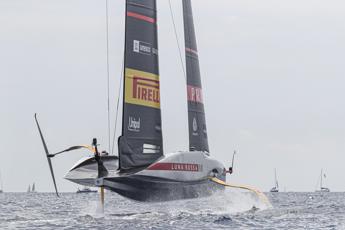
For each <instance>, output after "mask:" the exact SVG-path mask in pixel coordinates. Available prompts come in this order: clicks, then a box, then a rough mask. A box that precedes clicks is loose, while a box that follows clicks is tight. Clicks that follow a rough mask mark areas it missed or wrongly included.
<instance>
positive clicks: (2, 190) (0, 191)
mask: <svg viewBox="0 0 345 230" xmlns="http://www.w3.org/2000/svg"><path fill="white" fill-rule="evenodd" d="M0 186H1V187H0V193H3V192H4V188H3V184H2V178H1V173H0Z"/></svg>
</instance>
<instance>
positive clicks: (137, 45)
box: [133, 40, 158, 55]
mask: <svg viewBox="0 0 345 230" xmlns="http://www.w3.org/2000/svg"><path fill="white" fill-rule="evenodd" d="M133 52H135V53H140V54H145V55H151V54H155V55H158V50H157V49H155V48H152V45H151V44H150V43H147V42H143V41H139V40H133Z"/></svg>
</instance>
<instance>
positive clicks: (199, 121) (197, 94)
mask: <svg viewBox="0 0 345 230" xmlns="http://www.w3.org/2000/svg"><path fill="white" fill-rule="evenodd" d="M182 4H183V21H184V37H185V54H186V70H187V97H188V124H189V149H190V150H198V151H206V152H208V151H209V148H208V141H207V130H206V121H205V112H204V101H203V97H202V87H201V79H200V68H199V59H198V49H197V44H196V38H195V31H194V22H193V13H192V4H191V0H182Z"/></svg>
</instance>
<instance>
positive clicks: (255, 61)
mask: <svg viewBox="0 0 345 230" xmlns="http://www.w3.org/2000/svg"><path fill="white" fill-rule="evenodd" d="M124 2H125V1H119V0H109V42H110V43H109V61H110V96H111V98H110V104H111V127H112V132H113V129H114V128H113V127H114V123H115V114H116V113H115V111H116V101H117V96H118V94H119V84H120V78H121V77H122V62H123V45H124V7H125V4H124ZM157 2H158V36H159V53H160V79H161V108H162V119H163V138H164V140H163V142H164V149H165V151H166V152H173V151H177V150H186V149H187V148H188V130H187V104H186V86H185V80H184V76H183V70H182V67H181V63H180V59H179V53H178V48H177V45H176V39H175V35H174V32H173V31H174V30H173V23H172V20H171V16H170V11H169V2H168V0H157ZM171 3H172V9H173V14H174V17H175V23H176V26H177V34H178V39H179V43H180V44H181V45H182V44H183V24H182V12H181V11H182V7H181V1H180V0H171ZM193 11H194V23H195V27H196V34H197V42H198V50H199V59H200V67H201V77H202V83H203V94H204V103H205V112H206V121H207V127H208V136H209V145H210V153H211V155H212V156H213V157H215V158H216V159H218V160H220V161H221V162H223V164H224V165H226V166H230V164H231V158H232V152H233V151H234V150H237V152H238V154H237V155H236V159H235V168H234V174H233V175H232V176H231V177H230V178H228V181H230V182H233V183H241V184H247V185H252V186H254V187H257V188H259V189H261V190H263V191H267V190H269V189H270V188H271V187H272V186H273V183H274V168H276V169H277V175H278V180H279V184H280V187H281V190H283V191H284V190H285V191H313V190H315V188H316V184H317V180H318V177H319V175H320V170H321V168H323V170H324V172H325V173H326V178H325V180H324V181H325V185H326V186H328V187H329V188H330V189H331V190H332V191H345V181H344V180H342V175H344V174H345V168H344V167H343V165H344V161H345V155H344V153H345V122H344V118H345V102H344V98H345V90H344V87H345V78H344V76H345V67H344V60H345V24H344V21H345V2H344V1H340V0H339V1H336V0H330V1H323V0H279V1H277V0H261V1H255V0H213V1H200V0H199V1H197V0H194V1H193ZM105 12H106V9H105V0H102V1H100V0H59V1H57V0H54V1H53V0H2V1H0V80H1V84H0V105H1V106H0V146H1V150H0V172H1V175H2V179H3V184H4V190H5V191H12V192H23V191H26V189H27V187H28V185H29V184H31V183H33V182H35V183H36V188H37V190H38V191H53V184H52V182H51V177H50V173H49V168H48V164H47V162H46V158H45V155H44V150H43V147H42V144H41V141H40V139H39V134H38V131H37V128H36V125H35V122H34V113H38V118H39V121H40V123H41V128H42V131H43V133H44V136H45V138H46V141H47V144H48V148H49V150H50V151H51V152H56V151H59V150H61V149H64V148H66V147H69V146H72V145H78V144H90V143H91V140H92V138H93V137H97V138H98V140H99V142H100V143H101V148H103V149H106V148H107V146H108V135H107V127H108V126H107V72H106V70H107V65H106V23H105V19H106V13H105ZM119 124H120V123H119ZM119 130H121V129H120V128H119V126H118V129H117V131H119ZM119 134H120V133H119V132H117V133H116V136H118V135H119ZM115 149H117V148H115ZM86 155H88V153H85V152H83V151H77V152H71V153H70V154H66V155H64V156H60V157H56V158H54V160H53V165H54V169H55V175H56V177H57V184H58V187H59V190H61V191H76V189H77V187H78V185H76V184H73V183H71V182H68V181H66V180H64V179H63V176H64V175H65V173H67V171H68V170H69V169H70V168H71V167H72V166H73V164H74V163H75V162H76V161H77V160H78V159H80V158H81V157H83V156H86Z"/></svg>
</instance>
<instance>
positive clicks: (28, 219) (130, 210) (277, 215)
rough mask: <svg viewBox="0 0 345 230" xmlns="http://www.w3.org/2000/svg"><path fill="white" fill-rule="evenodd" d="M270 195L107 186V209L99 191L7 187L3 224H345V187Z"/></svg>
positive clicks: (0, 199)
mask: <svg viewBox="0 0 345 230" xmlns="http://www.w3.org/2000/svg"><path fill="white" fill-rule="evenodd" d="M266 195H267V197H268V198H269V200H270V202H271V205H272V206H270V205H267V204H265V203H264V202H262V201H261V200H259V199H258V198H257V196H256V195H255V194H252V193H249V192H239V191H235V190H234V191H233V190H230V189H229V190H226V191H225V192H224V193H219V194H215V195H214V196H212V197H207V198H199V199H193V200H180V201H172V202H162V203H140V202H135V201H131V200H127V199H125V198H122V197H121V196H119V195H117V194H115V193H112V192H106V204H105V208H104V213H102V211H101V210H100V207H99V196H98V194H97V193H94V194H76V193H62V194H61V197H60V198H57V197H56V196H55V195H54V194H53V193H3V194H0V229H126V230H130V229H345V199H344V198H345V193H323V194H320V193H290V192H289V193H275V194H266ZM253 206H255V208H253Z"/></svg>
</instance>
